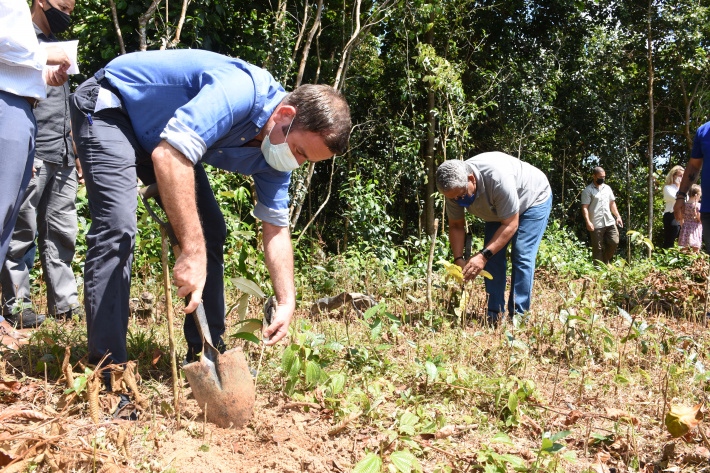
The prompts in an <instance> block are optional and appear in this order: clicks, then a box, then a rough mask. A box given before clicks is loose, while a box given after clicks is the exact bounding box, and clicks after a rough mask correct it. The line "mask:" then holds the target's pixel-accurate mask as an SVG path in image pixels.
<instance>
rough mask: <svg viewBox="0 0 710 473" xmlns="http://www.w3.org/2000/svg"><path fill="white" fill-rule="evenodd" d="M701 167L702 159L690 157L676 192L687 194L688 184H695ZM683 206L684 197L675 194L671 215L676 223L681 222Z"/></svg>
mask: <svg viewBox="0 0 710 473" xmlns="http://www.w3.org/2000/svg"><path fill="white" fill-rule="evenodd" d="M702 168H703V160H702V159H693V158H690V160H689V161H688V165H687V166H686V167H685V173H683V180H681V181H680V185H679V186H678V192H680V193H684V194H687V193H688V191H689V190H690V186H691V185H693V184H695V183H696V182H697V181H698V178H699V177H700V170H701V169H702ZM684 208H685V199H681V198H678V197H677V196H676V201H675V204H674V205H673V215H674V216H675V219H676V222H678V224H682V223H683V209H684Z"/></svg>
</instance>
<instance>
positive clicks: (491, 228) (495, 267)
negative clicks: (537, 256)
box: [483, 222, 508, 324]
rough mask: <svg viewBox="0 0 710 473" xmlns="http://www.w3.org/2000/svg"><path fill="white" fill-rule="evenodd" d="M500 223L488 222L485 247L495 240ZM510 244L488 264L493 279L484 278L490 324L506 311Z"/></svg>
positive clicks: (485, 231) (494, 322)
mask: <svg viewBox="0 0 710 473" xmlns="http://www.w3.org/2000/svg"><path fill="white" fill-rule="evenodd" d="M499 227H500V222H486V225H485V230H484V234H485V236H484V242H485V243H484V245H487V244H488V242H489V241H491V239H492V238H493V235H494V234H495V232H496V230H498V228H499ZM507 249H508V243H506V245H505V246H504V247H503V248H501V249H500V250H499V251H498V252H497V253H496V254H494V255H493V256H492V257H491V259H489V260H488V262H487V263H486V267H485V269H486V271H488V272H489V273H491V276H493V279H488V278H484V279H483V280H484V281H485V284H486V292H487V293H488V323H490V324H496V323H497V322H498V317H499V315H500V313H501V312H503V311H504V310H505V283H506V274H505V272H506V264H507V260H506V254H505V253H506V251H507Z"/></svg>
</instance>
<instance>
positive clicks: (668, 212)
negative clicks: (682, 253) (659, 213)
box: [663, 166, 685, 249]
mask: <svg viewBox="0 0 710 473" xmlns="http://www.w3.org/2000/svg"><path fill="white" fill-rule="evenodd" d="M683 172H685V169H684V168H683V166H673V168H672V169H671V170H670V172H669V173H668V174H667V175H666V185H665V186H663V202H664V203H665V204H666V208H665V212H664V213H663V248H666V249H668V248H673V245H674V244H675V242H676V240H677V239H678V234H679V232H680V224H679V223H678V221H677V220H676V219H675V216H674V215H673V205H674V204H675V194H676V192H678V186H679V185H680V181H681V180H682V179H683Z"/></svg>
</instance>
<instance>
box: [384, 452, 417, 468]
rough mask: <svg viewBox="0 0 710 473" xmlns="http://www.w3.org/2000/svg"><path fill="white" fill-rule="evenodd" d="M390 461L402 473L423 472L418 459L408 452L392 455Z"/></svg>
mask: <svg viewBox="0 0 710 473" xmlns="http://www.w3.org/2000/svg"><path fill="white" fill-rule="evenodd" d="M390 461H391V462H392V464H393V465H394V466H395V467H396V468H397V471H399V472H400V473H410V472H411V471H412V470H414V471H422V468H421V466H420V465H419V462H418V461H417V458H416V457H415V456H414V455H412V453H411V452H409V451H408V450H400V451H398V452H394V453H392V455H390Z"/></svg>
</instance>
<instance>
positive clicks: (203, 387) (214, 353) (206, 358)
mask: <svg viewBox="0 0 710 473" xmlns="http://www.w3.org/2000/svg"><path fill="white" fill-rule="evenodd" d="M139 194H140V196H141V199H142V200H143V204H144V205H145V208H146V209H147V210H148V213H149V214H150V216H151V217H153V219H154V220H155V221H156V222H158V223H159V224H160V226H161V227H162V228H163V229H165V233H166V234H167V236H168V239H169V240H170V246H171V247H172V248H173V253H174V254H175V257H176V258H178V257H179V256H180V253H181V251H180V244H179V242H178V240H177V237H176V236H175V233H174V232H173V229H172V227H171V226H170V223H169V222H166V221H164V220H162V219H161V218H159V217H158V215H157V214H156V213H155V212H154V211H153V208H152V206H151V205H150V203H149V202H148V200H149V199H150V198H154V197H157V196H158V186H157V184H152V185H150V186H148V187H143V188H141V189H140V191H139ZM166 243H167V242H166V241H165V238H163V240H162V242H161V244H163V245H165V244H166ZM165 269H167V268H165ZM192 316H193V317H194V318H195V324H196V325H197V329H198V330H199V332H200V336H201V337H202V356H200V360H199V361H196V362H193V363H190V364H187V365H185V366H183V368H182V369H183V371H184V372H185V377H186V378H187V382H188V383H190V387H191V388H192V394H193V396H195V399H196V400H197V403H198V404H199V405H200V408H201V409H202V412H203V413H204V415H205V417H206V418H207V420H209V421H210V422H214V423H215V424H217V425H219V426H220V427H236V428H241V427H243V426H244V425H245V424H246V423H247V422H248V421H249V418H250V417H251V415H252V412H253V410H254V398H255V389H254V382H253V380H252V375H251V373H250V371H249V367H248V365H247V362H246V359H245V358H244V353H243V352H242V349H241V348H234V349H232V350H229V351H227V352H225V353H222V354H220V353H219V351H218V350H217V349H216V348H215V347H214V345H213V344H212V336H211V335H210V330H209V326H208V324H207V317H206V315H205V309H204V306H203V305H202V302H200V304H199V305H198V306H197V310H195V311H194V312H193V313H192Z"/></svg>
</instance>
